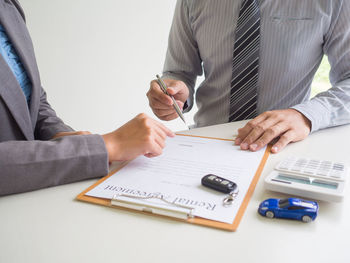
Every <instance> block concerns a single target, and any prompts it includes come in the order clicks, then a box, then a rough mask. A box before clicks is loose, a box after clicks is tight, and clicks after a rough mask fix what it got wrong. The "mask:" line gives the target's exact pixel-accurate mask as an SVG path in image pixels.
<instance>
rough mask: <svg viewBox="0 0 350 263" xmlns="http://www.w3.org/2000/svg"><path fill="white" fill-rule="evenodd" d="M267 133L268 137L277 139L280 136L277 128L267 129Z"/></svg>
mask: <svg viewBox="0 0 350 263" xmlns="http://www.w3.org/2000/svg"><path fill="white" fill-rule="evenodd" d="M265 133H266V134H267V135H268V136H271V137H275V136H277V135H278V129H277V128H275V127H270V128H268V129H266V131H265Z"/></svg>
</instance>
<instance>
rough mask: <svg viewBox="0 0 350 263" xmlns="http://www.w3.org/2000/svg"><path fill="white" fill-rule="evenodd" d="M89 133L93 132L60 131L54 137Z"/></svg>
mask: <svg viewBox="0 0 350 263" xmlns="http://www.w3.org/2000/svg"><path fill="white" fill-rule="evenodd" d="M88 134H91V132H89V131H73V132H59V133H56V134H55V135H54V136H53V137H52V139H57V138H60V137H64V136H71V135H88Z"/></svg>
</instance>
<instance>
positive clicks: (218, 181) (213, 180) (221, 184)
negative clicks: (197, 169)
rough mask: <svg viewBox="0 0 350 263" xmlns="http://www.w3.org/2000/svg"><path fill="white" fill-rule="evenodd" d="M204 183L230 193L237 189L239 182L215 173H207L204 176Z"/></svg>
mask: <svg viewBox="0 0 350 263" xmlns="http://www.w3.org/2000/svg"><path fill="white" fill-rule="evenodd" d="M202 185H204V186H206V187H208V188H211V189H214V190H216V191H219V192H222V193H226V194H229V193H231V192H233V191H235V190H236V189H237V184H236V183H234V182H232V181H230V180H227V179H225V178H222V177H219V176H216V175H215V174H207V175H206V176H204V177H203V178H202Z"/></svg>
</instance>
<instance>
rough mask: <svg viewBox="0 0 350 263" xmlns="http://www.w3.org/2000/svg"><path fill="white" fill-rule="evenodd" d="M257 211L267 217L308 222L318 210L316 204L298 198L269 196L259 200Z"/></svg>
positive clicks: (314, 216) (313, 218)
mask: <svg viewBox="0 0 350 263" xmlns="http://www.w3.org/2000/svg"><path fill="white" fill-rule="evenodd" d="M258 212H259V214H261V215H263V216H266V217H268V218H274V217H280V218H291V219H296V220H301V221H303V222H305V223H308V222H311V221H312V220H315V218H316V216H317V212H318V204H317V203H316V202H313V201H307V200H302V199H299V198H287V199H275V198H270V199H267V200H265V201H263V202H261V204H260V205H259V209H258Z"/></svg>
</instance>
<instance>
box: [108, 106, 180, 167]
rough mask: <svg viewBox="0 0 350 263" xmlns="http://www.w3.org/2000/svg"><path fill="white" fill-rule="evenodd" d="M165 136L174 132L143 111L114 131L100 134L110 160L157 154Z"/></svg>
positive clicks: (160, 150) (161, 147) (162, 145)
mask: <svg viewBox="0 0 350 263" xmlns="http://www.w3.org/2000/svg"><path fill="white" fill-rule="evenodd" d="M167 136H170V137H174V136H175V134H174V133H173V132H172V131H171V130H169V129H168V128H166V127H165V126H164V125H162V124H161V123H159V122H157V121H155V120H153V119H151V118H149V117H148V116H147V115H146V114H143V113H141V114H139V115H137V116H136V117H135V118H134V119H132V120H131V121H129V122H127V123H126V124H124V125H123V126H122V127H120V128H119V129H117V130H115V131H114V132H111V133H108V134H105V135H102V137H103V139H104V141H105V144H106V148H107V151H108V159H109V161H110V162H112V161H126V160H132V159H134V158H135V157H137V156H139V155H145V156H146V157H154V156H158V155H160V154H161V153H162V149H163V148H164V146H165V139H166V137H167Z"/></svg>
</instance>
